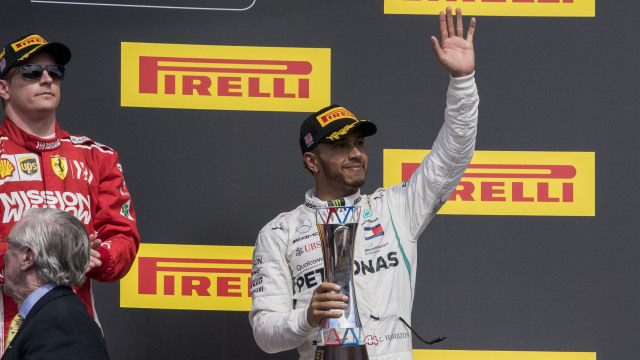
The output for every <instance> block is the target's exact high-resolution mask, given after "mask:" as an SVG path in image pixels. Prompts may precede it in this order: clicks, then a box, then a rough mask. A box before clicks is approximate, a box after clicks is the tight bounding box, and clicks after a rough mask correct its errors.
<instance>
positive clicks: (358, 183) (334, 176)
mask: <svg viewBox="0 0 640 360" xmlns="http://www.w3.org/2000/svg"><path fill="white" fill-rule="evenodd" d="M320 166H321V167H322V172H323V173H324V174H326V176H327V178H328V179H329V180H331V181H334V182H338V183H341V184H343V185H346V186H347V187H349V188H351V189H354V190H358V189H360V188H361V187H362V186H363V185H364V182H365V180H366V178H367V177H366V174H367V173H366V170H365V176H364V178H363V179H362V180H354V181H351V182H348V181H347V180H346V179H345V178H344V174H342V173H332V172H329V171H328V169H327V167H326V166H325V164H324V162H323V161H320Z"/></svg>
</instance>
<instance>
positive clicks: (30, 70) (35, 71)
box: [6, 64, 64, 81]
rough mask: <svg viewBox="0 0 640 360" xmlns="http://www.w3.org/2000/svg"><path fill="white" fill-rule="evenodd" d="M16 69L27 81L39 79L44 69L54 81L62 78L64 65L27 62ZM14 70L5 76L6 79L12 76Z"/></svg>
mask: <svg viewBox="0 0 640 360" xmlns="http://www.w3.org/2000/svg"><path fill="white" fill-rule="evenodd" d="M16 69H18V70H20V74H21V75H22V78H23V79H25V80H27V81H39V80H40V79H41V78H42V74H43V73H44V71H45V70H47V72H48V73H49V76H51V78H52V79H53V80H54V81H59V80H63V79H64V66H62V65H37V64H29V65H21V66H18V67H17V68H16ZM14 73H15V72H13V73H11V74H9V75H8V76H6V79H8V78H9V77H11V76H13V74H14Z"/></svg>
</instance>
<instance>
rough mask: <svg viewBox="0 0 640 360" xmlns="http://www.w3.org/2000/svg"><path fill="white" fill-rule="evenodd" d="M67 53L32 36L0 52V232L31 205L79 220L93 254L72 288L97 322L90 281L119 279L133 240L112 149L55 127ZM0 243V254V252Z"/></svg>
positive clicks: (5, 309)
mask: <svg viewBox="0 0 640 360" xmlns="http://www.w3.org/2000/svg"><path fill="white" fill-rule="evenodd" d="M70 57H71V53H70V51H69V49H68V48H67V47H66V46H65V45H63V44H60V43H47V42H46V41H45V40H44V39H43V38H42V37H40V36H39V35H35V34H31V35H27V36H23V37H21V38H20V39H18V40H16V41H14V42H12V43H9V44H8V45H7V46H5V47H4V49H1V50H0V96H1V97H2V102H3V105H4V108H5V115H6V117H5V119H4V123H3V124H2V126H1V127H0V216H1V217H2V221H1V222H0V236H1V237H3V238H4V237H6V236H7V235H8V234H9V232H10V230H11V228H12V227H13V225H14V224H15V223H16V222H17V221H18V220H20V218H21V217H22V214H23V213H24V211H25V210H27V209H29V208H31V207H53V208H57V209H62V210H65V211H68V212H69V213H71V214H73V215H75V216H76V217H77V218H78V219H80V221H81V222H82V223H83V224H84V226H85V227H86V229H87V232H88V233H89V235H90V238H91V239H92V244H91V248H92V251H91V264H90V266H89V268H88V269H87V273H86V276H87V281H85V282H84V284H83V285H82V286H81V287H80V288H78V289H75V290H76V293H77V295H78V297H79V298H80V299H81V300H82V302H83V303H84V304H85V305H86V307H87V310H88V312H89V314H91V315H92V316H93V317H94V319H95V320H96V322H97V321H98V319H97V316H96V313H95V307H94V304H93V295H92V290H91V280H93V279H95V280H98V281H103V282H113V281H117V280H119V279H121V278H122V277H123V276H125V275H126V274H127V272H128V271H129V268H130V267H131V264H132V263H133V261H134V259H135V256H136V253H137V250H138V246H139V243H140V238H139V235H138V230H137V227H136V220H135V212H134V209H133V205H132V204H131V197H130V195H129V193H128V191H127V187H126V185H125V182H124V177H123V174H122V167H121V166H120V163H119V161H118V154H117V153H116V152H115V151H114V150H112V149H111V148H109V147H107V146H104V145H101V144H98V143H96V142H94V141H92V140H91V139H89V138H87V137H77V136H71V135H69V133H67V132H66V131H63V130H60V129H59V127H58V123H57V121H56V119H55V109H56V108H57V105H58V103H59V97H60V82H61V81H62V79H63V77H64V65H65V64H66V63H67V62H68V61H69V59H70ZM2 245H4V247H3V248H0V256H3V255H4V252H5V250H6V245H5V244H2ZM0 268H2V269H4V261H2V260H0ZM3 282H4V278H1V279H0V283H3ZM0 296H1V297H2V299H1V300H2V301H0V311H2V316H3V318H4V327H2V332H1V333H0V342H1V343H2V344H4V339H5V334H6V333H7V331H8V327H9V324H10V322H11V320H12V318H13V317H14V316H15V314H16V313H17V312H18V307H17V305H16V303H15V302H14V301H13V299H12V298H11V297H9V296H6V295H5V294H3V293H0ZM3 349H4V348H3V347H1V348H0V353H2V352H3Z"/></svg>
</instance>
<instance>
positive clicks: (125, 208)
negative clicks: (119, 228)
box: [120, 200, 133, 220]
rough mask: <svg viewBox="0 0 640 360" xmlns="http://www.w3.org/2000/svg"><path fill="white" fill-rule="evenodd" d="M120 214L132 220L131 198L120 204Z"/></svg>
mask: <svg viewBox="0 0 640 360" xmlns="http://www.w3.org/2000/svg"><path fill="white" fill-rule="evenodd" d="M120 215H122V216H124V217H126V218H127V219H129V220H133V217H131V200H127V202H126V203H124V204H123V205H122V207H121V208H120Z"/></svg>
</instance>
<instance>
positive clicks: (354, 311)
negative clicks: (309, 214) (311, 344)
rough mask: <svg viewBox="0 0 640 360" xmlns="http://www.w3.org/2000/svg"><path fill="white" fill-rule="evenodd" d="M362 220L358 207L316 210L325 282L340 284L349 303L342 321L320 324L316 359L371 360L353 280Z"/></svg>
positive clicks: (326, 321)
mask: <svg viewBox="0 0 640 360" xmlns="http://www.w3.org/2000/svg"><path fill="white" fill-rule="evenodd" d="M359 221H360V207H359V206H337V207H324V208H316V224H317V226H318V232H319V233H320V241H321V244H322V255H323V256H324V272H325V280H326V281H327V282H331V283H334V284H338V285H340V294H344V295H347V296H348V297H349V300H348V302H347V308H346V309H344V310H342V312H343V314H342V316H341V317H340V318H326V319H324V320H322V322H321V323H320V331H319V332H318V340H317V344H318V347H317V349H316V355H315V360H333V359H354V360H355V359H369V356H368V355H367V347H366V345H365V343H364V332H363V331H362V324H361V323H360V316H359V315H358V307H357V305H356V293H355V287H354V281H353V250H354V243H355V239H356V231H357V229H358V222H359ZM337 311H339V310H337Z"/></svg>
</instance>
